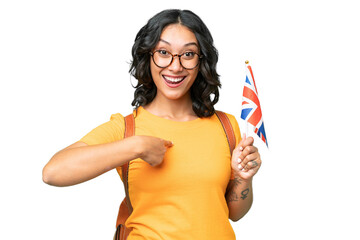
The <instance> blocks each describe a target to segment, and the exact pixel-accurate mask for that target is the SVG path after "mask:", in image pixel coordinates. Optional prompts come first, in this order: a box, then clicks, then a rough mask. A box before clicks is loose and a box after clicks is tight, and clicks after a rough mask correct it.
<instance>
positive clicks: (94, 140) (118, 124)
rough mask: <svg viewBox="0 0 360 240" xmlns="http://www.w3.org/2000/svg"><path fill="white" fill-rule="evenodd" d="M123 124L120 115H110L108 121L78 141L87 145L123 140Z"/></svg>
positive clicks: (122, 118)
mask: <svg viewBox="0 0 360 240" xmlns="http://www.w3.org/2000/svg"><path fill="white" fill-rule="evenodd" d="M124 131H125V123H124V117H123V116H122V115H121V114H120V113H116V114H112V115H111V117H110V121H108V122H106V123H103V124H101V125H100V126H98V127H96V128H94V129H93V130H91V131H90V132H89V133H88V134H86V135H85V136H84V137H83V138H81V139H80V140H79V141H80V142H84V143H86V144H88V145H96V144H104V143H110V142H115V141H118V140H121V139H123V138H124Z"/></svg>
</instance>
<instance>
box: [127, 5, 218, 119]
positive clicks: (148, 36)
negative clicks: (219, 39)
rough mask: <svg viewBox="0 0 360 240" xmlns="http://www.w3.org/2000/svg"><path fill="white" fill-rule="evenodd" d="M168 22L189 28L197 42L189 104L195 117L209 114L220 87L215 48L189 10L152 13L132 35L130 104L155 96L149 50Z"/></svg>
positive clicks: (136, 104) (151, 98)
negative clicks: (196, 65)
mask: <svg viewBox="0 0 360 240" xmlns="http://www.w3.org/2000/svg"><path fill="white" fill-rule="evenodd" d="M170 24H181V25H183V26H186V27H187V28H189V29H190V30H191V31H192V32H193V33H194V34H195V37H196V39H197V41H198V43H199V47H200V54H201V55H203V58H202V59H201V61H200V64H199V72H198V75H197V77H196V79H195V81H194V83H193V85H192V86H191V89H190V92H191V99H192V107H193V110H194V112H195V113H196V115H197V116H198V117H209V116H212V115H213V114H214V113H215V109H214V105H215V104H216V103H217V102H218V100H219V88H220V87H221V84H220V80H219V75H218V74H217V72H216V64H217V61H218V51H217V50H216V48H215V47H214V44H213V38H212V36H211V33H210V31H209V29H208V28H207V27H206V25H205V24H204V22H203V21H202V20H201V19H200V18H199V17H198V16H197V15H196V14H194V13H193V12H191V11H189V10H178V9H169V10H164V11H162V12H160V13H158V14H156V15H155V16H154V17H152V18H151V19H150V20H149V21H148V22H147V24H146V25H145V26H143V27H142V28H141V29H140V31H139V32H138V34H137V35H136V38H135V42H134V45H133V47H132V51H131V53H132V57H133V60H132V62H131V67H130V71H129V72H130V73H131V75H132V76H134V77H135V78H136V79H137V80H138V83H137V85H136V86H134V87H135V88H136V90H135V93H134V100H133V101H132V106H135V108H138V107H139V106H144V105H146V104H148V103H150V102H151V101H152V100H153V99H154V98H155V96H156V91H157V89H156V86H155V84H154V82H153V80H152V77H151V71H150V61H151V57H150V52H152V51H153V49H154V48H155V46H156V45H157V44H158V42H159V40H160V35H161V33H162V31H163V29H164V28H165V27H166V26H168V25H170Z"/></svg>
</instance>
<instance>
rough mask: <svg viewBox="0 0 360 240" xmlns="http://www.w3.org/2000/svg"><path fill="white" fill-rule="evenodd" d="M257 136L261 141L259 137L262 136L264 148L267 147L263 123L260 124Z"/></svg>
mask: <svg viewBox="0 0 360 240" xmlns="http://www.w3.org/2000/svg"><path fill="white" fill-rule="evenodd" d="M257 135H258V136H259V137H260V138H261V139H262V137H261V135H263V136H264V139H265V143H266V146H267V145H268V143H267V138H266V133H265V126H264V123H262V124H261V126H260V127H259V131H258V133H257Z"/></svg>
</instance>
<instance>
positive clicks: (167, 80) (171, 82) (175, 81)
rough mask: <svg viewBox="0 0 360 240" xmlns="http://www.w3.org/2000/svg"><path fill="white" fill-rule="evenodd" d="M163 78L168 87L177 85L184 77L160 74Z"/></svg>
mask: <svg viewBox="0 0 360 240" xmlns="http://www.w3.org/2000/svg"><path fill="white" fill-rule="evenodd" d="M162 77H163V79H164V80H165V83H166V85H168V86H169V87H178V86H180V85H181V83H182V82H183V81H184V79H185V78H186V76H185V77H170V76H165V75H162Z"/></svg>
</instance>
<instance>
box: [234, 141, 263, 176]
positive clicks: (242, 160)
mask: <svg viewBox="0 0 360 240" xmlns="http://www.w3.org/2000/svg"><path fill="white" fill-rule="evenodd" d="M253 144H254V138H252V137H247V138H243V139H241V141H240V143H239V144H238V145H237V146H236V148H235V149H234V151H233V154H232V160H231V166H232V170H233V173H234V174H235V177H236V176H239V177H240V178H241V179H242V180H245V181H246V180H251V179H252V178H253V177H254V175H255V174H256V173H257V171H258V170H259V168H260V166H261V159H260V154H259V152H258V149H257V148H256V147H254V146H253Z"/></svg>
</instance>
